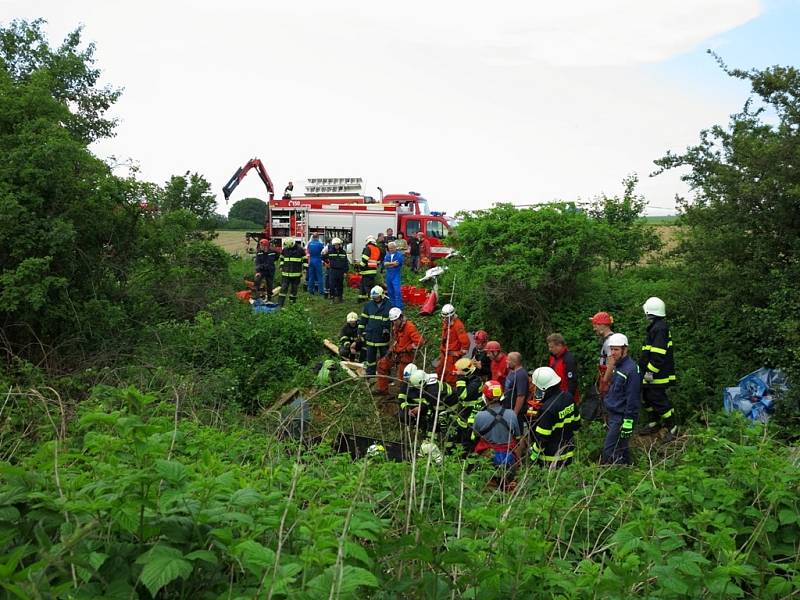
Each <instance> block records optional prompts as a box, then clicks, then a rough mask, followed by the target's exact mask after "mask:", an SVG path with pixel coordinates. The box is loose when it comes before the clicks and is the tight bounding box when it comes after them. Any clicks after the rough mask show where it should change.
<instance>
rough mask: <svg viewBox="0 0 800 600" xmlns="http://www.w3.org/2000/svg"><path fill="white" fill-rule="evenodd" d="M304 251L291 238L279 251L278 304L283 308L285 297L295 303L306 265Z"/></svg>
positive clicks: (285, 241)
mask: <svg viewBox="0 0 800 600" xmlns="http://www.w3.org/2000/svg"><path fill="white" fill-rule="evenodd" d="M307 261H308V259H307V258H306V253H305V250H303V248H302V247H301V246H300V245H299V244H295V241H294V239H293V238H288V239H286V240H284V241H283V250H281V258H280V263H279V264H280V269H281V292H280V294H279V295H278V304H280V305H281V306H283V305H284V304H285V303H286V297H287V296H289V298H291V300H292V302H297V289H298V287H300V278H301V277H302V275H303V267H305V266H306V265H307Z"/></svg>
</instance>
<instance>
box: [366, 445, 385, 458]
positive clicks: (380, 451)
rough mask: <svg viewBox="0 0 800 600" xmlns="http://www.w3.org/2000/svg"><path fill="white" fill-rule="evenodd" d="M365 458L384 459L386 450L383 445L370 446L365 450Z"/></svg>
mask: <svg viewBox="0 0 800 600" xmlns="http://www.w3.org/2000/svg"><path fill="white" fill-rule="evenodd" d="M366 456H367V458H386V448H384V446H383V444H378V443H375V444H372V445H370V447H369V448H367V452H366Z"/></svg>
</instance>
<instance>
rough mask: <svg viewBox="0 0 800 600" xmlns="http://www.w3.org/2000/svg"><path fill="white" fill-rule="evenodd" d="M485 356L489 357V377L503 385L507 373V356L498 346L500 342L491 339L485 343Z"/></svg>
mask: <svg viewBox="0 0 800 600" xmlns="http://www.w3.org/2000/svg"><path fill="white" fill-rule="evenodd" d="M486 356H488V357H489V361H490V362H489V371H490V372H491V378H492V379H493V380H494V381H497V382H499V383H500V385H501V386H503V385H505V381H506V375H508V356H507V355H506V353H505V352H503V349H502V348H501V346H500V342H498V341H495V340H492V341H491V342H488V343H487V344H486Z"/></svg>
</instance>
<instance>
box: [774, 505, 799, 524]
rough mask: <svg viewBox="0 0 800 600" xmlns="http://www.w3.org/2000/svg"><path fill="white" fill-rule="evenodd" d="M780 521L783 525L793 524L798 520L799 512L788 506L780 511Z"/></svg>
mask: <svg viewBox="0 0 800 600" xmlns="http://www.w3.org/2000/svg"><path fill="white" fill-rule="evenodd" d="M778 521H780V523H781V525H791V524H792V523H795V522H797V512H796V511H794V510H790V509H788V508H782V509H781V510H780V511H779V512H778Z"/></svg>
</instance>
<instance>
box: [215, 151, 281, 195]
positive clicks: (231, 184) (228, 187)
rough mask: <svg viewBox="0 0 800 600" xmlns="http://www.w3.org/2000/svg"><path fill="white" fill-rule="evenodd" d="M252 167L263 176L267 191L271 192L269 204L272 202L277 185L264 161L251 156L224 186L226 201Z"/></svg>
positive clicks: (223, 191) (262, 179)
mask: <svg viewBox="0 0 800 600" xmlns="http://www.w3.org/2000/svg"><path fill="white" fill-rule="evenodd" d="M250 169H255V170H256V172H257V173H258V176H259V177H261V181H263V182H264V185H265V186H267V191H268V192H269V199H268V200H267V205H269V203H270V202H272V199H273V198H274V197H275V187H274V186H273V185H272V180H271V179H270V178H269V174H268V173H267V169H266V168H265V167H264V163H262V162H261V160H259V159H258V158H251V159H250V160H248V161H247V163H245V165H244V166H243V167H239V168H238V169H237V170H236V173H234V174H233V177H231V178H230V180H229V181H228V183H226V184H225V185H224V186H223V188H222V193H223V194H224V195H225V202H227V201H228V199H229V198H230V197H231V194H232V193H233V190H235V189H236V186H237V185H239V183H241V181H242V179H244V176H245V175H247V173H248V172H249V171H250Z"/></svg>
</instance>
